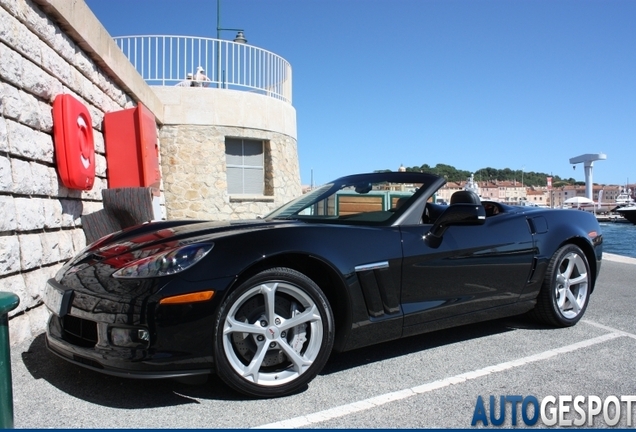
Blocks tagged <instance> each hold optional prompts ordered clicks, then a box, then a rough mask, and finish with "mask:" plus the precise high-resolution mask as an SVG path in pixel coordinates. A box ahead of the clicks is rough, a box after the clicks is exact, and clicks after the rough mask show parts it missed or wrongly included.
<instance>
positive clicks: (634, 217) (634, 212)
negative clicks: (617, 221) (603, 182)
mask: <svg viewBox="0 0 636 432" xmlns="http://www.w3.org/2000/svg"><path fill="white" fill-rule="evenodd" d="M615 211H616V212H617V213H618V214H620V215H621V216H623V217H624V218H625V219H627V220H628V221H630V222H631V223H633V224H634V225H636V204H631V205H626V206H623V207H619V208H617V209H616V210H615Z"/></svg>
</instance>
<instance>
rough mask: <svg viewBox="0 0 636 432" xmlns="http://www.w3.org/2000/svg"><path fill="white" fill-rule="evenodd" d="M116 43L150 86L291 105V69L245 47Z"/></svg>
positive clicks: (212, 42) (215, 42)
mask: <svg viewBox="0 0 636 432" xmlns="http://www.w3.org/2000/svg"><path fill="white" fill-rule="evenodd" d="M114 39H115V43H117V46H118V47H119V48H120V49H121V50H122V51H123V52H124V54H125V55H126V57H128V59H129V60H130V62H131V63H132V64H133V66H135V69H137V71H138V72H139V74H140V75H141V76H142V77H143V79H144V80H145V81H146V82H147V83H148V84H149V85H161V86H171V85H182V86H187V85H188V84H190V80H188V74H193V78H197V69H198V68H199V67H200V68H202V69H203V72H202V73H201V74H199V79H198V80H197V79H195V80H193V81H194V84H195V86H203V87H208V88H225V89H234V90H244V91H252V92H257V93H260V94H264V95H267V96H271V97H274V98H277V99H280V100H283V101H286V102H289V103H291V101H292V78H291V66H290V64H289V62H287V60H285V59H284V58H282V57H280V56H278V55H276V54H274V53H272V52H269V51H266V50H264V49H261V48H257V47H255V46H252V45H247V44H244V43H238V42H232V41H228V40H222V39H212V38H201V37H190V36H118V37H115V38H114Z"/></svg>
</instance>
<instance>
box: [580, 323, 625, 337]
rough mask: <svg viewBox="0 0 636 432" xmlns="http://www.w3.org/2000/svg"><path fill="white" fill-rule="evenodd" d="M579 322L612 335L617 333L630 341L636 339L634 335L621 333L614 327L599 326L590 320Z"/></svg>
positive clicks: (621, 331)
mask: <svg viewBox="0 0 636 432" xmlns="http://www.w3.org/2000/svg"><path fill="white" fill-rule="evenodd" d="M581 322H582V323H585V324H589V325H593V326H594V327H598V328H602V329H603V330H607V331H611V332H613V333H618V334H620V335H621V336H627V337H630V338H632V339H636V334H634V333H629V332H626V331H623V330H619V329H616V328H614V327H609V326H606V325H604V324H599V323H596V322H594V321H590V320H586V319H584V320H581Z"/></svg>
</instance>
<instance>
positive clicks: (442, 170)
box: [376, 164, 585, 187]
mask: <svg viewBox="0 0 636 432" xmlns="http://www.w3.org/2000/svg"><path fill="white" fill-rule="evenodd" d="M404 168H405V169H406V171H409V172H413V171H414V172H425V173H431V174H435V175H438V176H441V177H444V178H446V181H449V182H459V181H464V180H466V179H467V178H468V177H470V175H471V174H473V172H472V171H466V170H460V169H457V168H455V167H454V166H450V165H446V164H437V165H435V166H434V167H431V166H429V165H428V164H424V165H421V166H412V167H404ZM383 171H392V170H376V172H383ZM474 174H475V180H476V181H479V182H482V181H495V180H496V181H515V180H516V181H518V182H521V181H522V180H523V184H524V185H528V186H547V177H552V186H554V187H559V186H563V185H574V184H585V182H577V181H576V180H575V179H573V178H569V179H563V178H561V177H559V176H557V175H550V174H546V173H538V172H534V171H529V172H525V171H524V172H523V173H522V172H521V170H511V169H510V168H504V169H496V168H490V167H488V168H481V169H479V170H477V171H475V172H474ZM522 177H523V179H522Z"/></svg>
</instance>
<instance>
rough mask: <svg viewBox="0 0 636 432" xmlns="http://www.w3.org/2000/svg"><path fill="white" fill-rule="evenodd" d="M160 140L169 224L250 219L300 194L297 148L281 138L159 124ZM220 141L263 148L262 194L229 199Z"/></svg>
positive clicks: (271, 134) (246, 131) (274, 134)
mask: <svg viewBox="0 0 636 432" xmlns="http://www.w3.org/2000/svg"><path fill="white" fill-rule="evenodd" d="M159 136H160V141H161V159H162V172H163V185H164V193H165V201H166V214H167V217H168V219H183V218H193V219H211V220H237V219H254V218H256V217H257V216H263V215H266V214H267V213H269V212H271V211H272V210H274V209H276V208H277V207H279V206H280V205H282V204H284V203H286V202H287V201H289V200H291V199H292V198H295V197H297V196H299V195H300V194H301V193H302V191H301V185H300V170H299V166H298V150H297V143H296V140H295V139H294V138H292V137H290V136H288V135H285V134H283V133H279V132H272V131H264V130H260V129H251V128H246V127H222V126H206V125H170V126H167V125H164V126H163V127H162V128H161V131H160V134H159ZM225 137H233V138H246V139H253V140H262V141H263V142H264V143H265V146H264V147H265V154H264V157H265V189H266V192H267V194H266V195H263V196H243V195H235V196H230V195H228V193H227V174H226V172H227V168H226V165H225Z"/></svg>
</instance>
